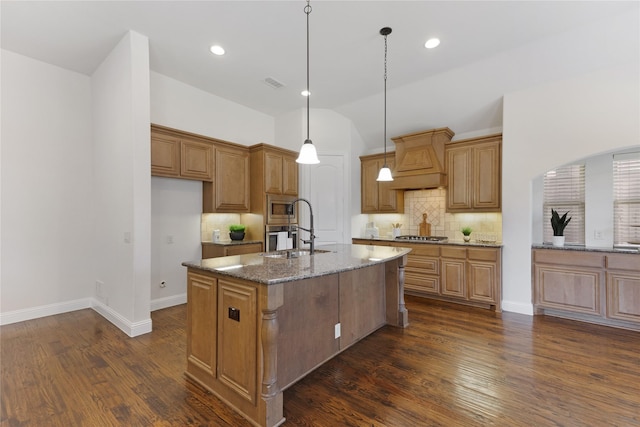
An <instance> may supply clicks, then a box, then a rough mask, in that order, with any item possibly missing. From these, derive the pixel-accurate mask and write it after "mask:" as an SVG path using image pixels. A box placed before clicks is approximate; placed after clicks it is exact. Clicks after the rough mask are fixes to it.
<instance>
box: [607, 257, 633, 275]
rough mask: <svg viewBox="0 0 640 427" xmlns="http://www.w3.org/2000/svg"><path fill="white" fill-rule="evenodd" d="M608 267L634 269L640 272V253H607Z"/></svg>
mask: <svg viewBox="0 0 640 427" xmlns="http://www.w3.org/2000/svg"><path fill="white" fill-rule="evenodd" d="M607 268H611V269H615V270H634V271H638V272H640V255H634V254H615V255H607Z"/></svg>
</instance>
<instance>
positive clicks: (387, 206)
mask: <svg viewBox="0 0 640 427" xmlns="http://www.w3.org/2000/svg"><path fill="white" fill-rule="evenodd" d="M387 165H388V166H389V168H390V169H391V170H394V166H395V160H393V159H392V158H390V157H389V156H387ZM383 166H384V160H379V161H378V169H377V172H376V177H375V178H374V181H375V179H377V178H378V175H377V174H378V172H380V168H382V167H383ZM375 182H376V183H377V184H378V211H379V212H403V211H404V203H402V202H401V201H400V199H399V197H398V196H399V193H398V190H392V189H391V188H389V187H390V186H391V184H392V183H391V182H378V181H375ZM401 194H402V199H404V194H403V193H401Z"/></svg>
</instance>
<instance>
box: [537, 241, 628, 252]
mask: <svg viewBox="0 0 640 427" xmlns="http://www.w3.org/2000/svg"><path fill="white" fill-rule="evenodd" d="M531 248H532V249H554V250H558V251H582V252H609V253H616V254H640V248H598V247H591V246H589V247H587V246H584V245H564V246H553V245H550V244H541V243H537V244H533V245H531Z"/></svg>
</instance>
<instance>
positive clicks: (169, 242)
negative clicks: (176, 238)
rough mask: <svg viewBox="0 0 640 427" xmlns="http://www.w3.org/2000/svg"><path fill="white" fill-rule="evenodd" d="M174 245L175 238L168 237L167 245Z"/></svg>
mask: <svg viewBox="0 0 640 427" xmlns="http://www.w3.org/2000/svg"><path fill="white" fill-rule="evenodd" d="M172 243H173V236H167V244H169V245H170V244H172Z"/></svg>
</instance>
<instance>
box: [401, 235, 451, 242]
mask: <svg viewBox="0 0 640 427" xmlns="http://www.w3.org/2000/svg"><path fill="white" fill-rule="evenodd" d="M396 240H415V241H420V242H446V241H448V240H449V238H448V237H446V236H411V235H405V236H398V237H396Z"/></svg>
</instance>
